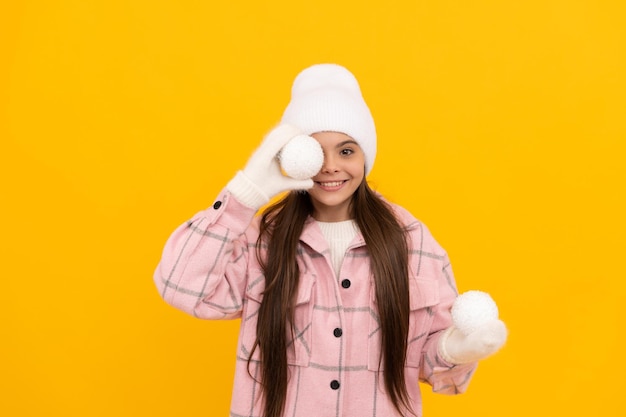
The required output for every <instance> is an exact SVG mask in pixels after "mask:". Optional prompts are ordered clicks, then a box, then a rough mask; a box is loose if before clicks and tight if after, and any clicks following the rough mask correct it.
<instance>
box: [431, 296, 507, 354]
mask: <svg viewBox="0 0 626 417" xmlns="http://www.w3.org/2000/svg"><path fill="white" fill-rule="evenodd" d="M452 321H453V323H454V324H453V326H451V327H449V328H448V329H446V330H445V331H444V333H443V334H442V335H441V338H440V339H439V355H440V356H441V357H442V358H443V359H444V360H446V361H447V362H450V363H452V364H457V365H458V364H463V363H470V362H476V361H479V360H481V359H484V358H486V357H488V356H491V355H493V354H494V353H496V352H497V351H498V350H500V348H501V347H502V346H503V345H504V343H505V342H506V338H507V334H508V332H507V329H506V326H505V324H504V322H502V320H500V319H498V308H497V306H496V304H495V302H493V300H492V299H491V297H490V296H489V295H488V294H486V293H483V292H480V291H468V292H467V293H464V294H462V295H460V296H459V297H457V299H456V300H455V302H454V304H453V306H452Z"/></svg>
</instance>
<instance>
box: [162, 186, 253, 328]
mask: <svg viewBox="0 0 626 417" xmlns="http://www.w3.org/2000/svg"><path fill="white" fill-rule="evenodd" d="M220 196H221V197H220V198H219V199H218V200H217V201H216V202H215V203H214V204H213V206H212V207H211V208H208V209H206V210H204V211H201V212H199V213H198V214H196V215H195V216H194V217H193V218H192V219H191V220H190V221H188V222H186V223H185V224H183V225H181V226H180V227H178V228H177V229H176V230H175V231H174V233H173V234H172V235H171V236H170V238H169V239H168V241H167V243H166V244H165V248H164V249H163V255H162V257H161V261H160V262H159V264H158V266H157V268H156V271H155V273H154V281H155V284H156V286H157V289H158V291H159V293H160V295H161V296H162V297H163V299H164V300H165V301H166V302H167V303H169V304H170V305H172V306H174V307H176V308H178V309H180V310H182V311H184V312H186V313H189V314H191V315H193V316H195V317H198V318H203V319H232V318H237V317H240V316H241V310H242V300H243V294H244V291H245V285H246V278H247V271H248V258H249V251H250V250H252V251H253V252H254V247H253V246H250V245H249V243H248V238H247V236H246V234H245V231H246V230H247V229H248V228H249V226H250V223H251V222H252V219H253V218H254V215H255V213H256V210H254V209H251V208H249V207H246V206H244V205H242V204H241V203H239V202H238V201H237V200H236V199H235V198H233V196H232V195H231V194H230V193H229V192H228V191H226V190H223V191H222V193H221V194H220ZM255 243H256V242H252V245H254V244H255ZM250 247H251V248H252V249H250ZM252 256H254V253H253V255H252Z"/></svg>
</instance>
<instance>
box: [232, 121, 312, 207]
mask: <svg viewBox="0 0 626 417" xmlns="http://www.w3.org/2000/svg"><path fill="white" fill-rule="evenodd" d="M301 134H302V133H301V132H300V131H299V130H298V129H296V128H295V127H293V126H289V125H284V124H283V125H280V126H278V127H276V128H274V129H273V130H272V131H271V132H270V133H269V134H268V135H267V136H266V137H265V139H264V140H263V142H262V143H261V145H260V146H259V147H258V148H257V150H256V151H255V152H254V154H252V156H251V157H250V159H249V160H248V163H247V164H246V167H245V168H244V169H243V170H242V171H239V172H237V175H235V177H234V178H233V179H232V180H231V181H230V182H229V183H228V185H227V186H226V188H227V189H228V190H229V191H230V192H231V193H232V194H233V195H234V196H235V198H236V199H237V200H239V201H240V202H241V203H243V204H245V205H246V206H248V207H251V208H255V209H258V208H260V207H261V206H263V205H264V204H266V203H268V202H269V200H270V199H271V198H272V197H274V196H275V195H277V194H279V193H281V192H283V191H288V190H308V189H309V188H311V187H313V180H311V179H305V180H295V179H293V178H289V177H287V176H285V175H283V174H282V172H281V169H280V164H279V162H278V159H277V157H276V156H277V155H278V153H279V152H280V150H281V149H282V148H283V146H285V144H286V143H287V142H289V140H290V139H292V138H293V137H295V136H298V135H301Z"/></svg>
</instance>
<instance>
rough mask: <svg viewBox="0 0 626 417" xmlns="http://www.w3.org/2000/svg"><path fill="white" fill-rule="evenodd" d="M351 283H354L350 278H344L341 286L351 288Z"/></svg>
mask: <svg viewBox="0 0 626 417" xmlns="http://www.w3.org/2000/svg"><path fill="white" fill-rule="evenodd" d="M351 284H352V283H351V282H350V280H349V279H344V280H343V281H341V286H342V287H344V288H350V285H351Z"/></svg>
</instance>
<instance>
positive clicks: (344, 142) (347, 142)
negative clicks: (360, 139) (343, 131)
mask: <svg viewBox="0 0 626 417" xmlns="http://www.w3.org/2000/svg"><path fill="white" fill-rule="evenodd" d="M348 144H351V145H356V146H359V144H358V143H357V142H356V140H354V139H348V140H344V141H343V142H341V143H338V144H337V145H336V146H335V148H341V147H342V146H346V145H348Z"/></svg>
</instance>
